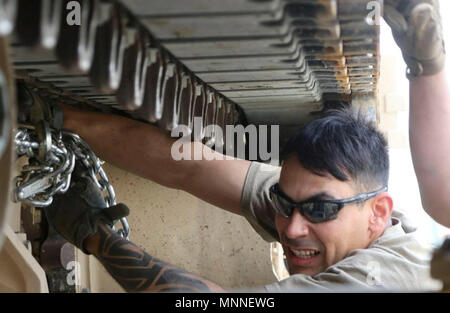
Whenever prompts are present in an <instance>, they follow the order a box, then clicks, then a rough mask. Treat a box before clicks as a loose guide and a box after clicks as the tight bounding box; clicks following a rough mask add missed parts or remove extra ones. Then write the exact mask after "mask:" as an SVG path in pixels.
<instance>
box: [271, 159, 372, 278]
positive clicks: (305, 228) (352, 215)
mask: <svg viewBox="0 0 450 313" xmlns="http://www.w3.org/2000/svg"><path fill="white" fill-rule="evenodd" d="M280 187H281V189H282V190H283V191H284V193H286V195H288V196H289V197H290V198H291V199H292V200H294V201H296V202H299V201H304V200H307V199H311V198H314V199H318V200H332V199H344V198H349V197H353V196H355V195H357V194H359V192H358V191H356V190H355V188H354V186H353V185H352V184H351V183H350V182H342V181H339V180H337V179H336V178H334V177H333V176H331V175H327V176H324V177H322V176H318V175H316V174H313V173H312V172H310V171H308V170H306V169H305V168H303V167H302V166H301V164H300V162H299V161H298V160H297V158H296V157H291V158H289V159H288V160H287V161H286V162H285V163H284V164H283V168H282V171H281V176H280ZM370 206H371V201H370V199H369V200H368V201H366V202H365V203H364V204H348V205H346V206H344V207H343V208H342V209H341V210H340V211H339V214H338V218H337V219H335V220H331V221H328V222H323V223H317V224H314V223H311V222H309V221H308V220H307V219H306V218H304V217H303V216H302V215H301V214H300V213H299V212H298V210H294V213H293V214H292V216H290V217H289V218H285V217H283V216H281V215H280V214H277V215H276V218H275V224H276V228H277V231H278V234H279V236H280V241H281V244H282V245H283V249H284V253H285V255H286V257H287V261H288V265H289V272H290V273H291V274H306V275H311V276H312V275H315V274H318V273H320V272H322V271H324V270H325V269H326V268H328V267H329V266H331V265H333V264H335V263H337V262H338V261H340V260H342V259H343V258H345V257H346V255H347V254H348V253H350V252H351V251H353V250H355V249H363V248H367V246H368V245H369V243H370V232H369V219H370V212H371V210H370Z"/></svg>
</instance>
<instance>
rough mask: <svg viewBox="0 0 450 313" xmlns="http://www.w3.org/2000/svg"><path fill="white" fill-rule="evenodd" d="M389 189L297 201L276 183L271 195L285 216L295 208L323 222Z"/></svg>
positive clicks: (308, 218) (277, 209) (306, 216)
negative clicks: (353, 204)
mask: <svg viewBox="0 0 450 313" xmlns="http://www.w3.org/2000/svg"><path fill="white" fill-rule="evenodd" d="M384 191H387V187H383V188H381V189H379V190H376V191H373V192H369V193H363V194H360V195H357V196H355V197H352V198H347V199H339V200H308V201H301V202H295V201H293V200H292V199H291V198H289V197H288V196H287V195H286V194H285V193H284V192H283V191H282V190H281V188H280V184H279V183H276V184H275V185H273V186H272V187H270V195H271V198H272V201H273V203H274V205H275V209H276V211H277V212H278V213H279V214H281V215H282V216H283V217H286V218H288V217H290V216H291V215H292V213H293V212H294V209H295V208H297V210H298V211H299V212H300V214H301V215H302V216H304V217H305V218H306V219H307V220H309V221H310V222H311V223H323V222H327V221H331V220H334V219H336V218H337V215H338V213H339V211H340V210H341V209H342V208H343V207H344V206H345V205H346V204H349V203H362V202H364V201H366V200H367V199H370V198H373V197H375V196H376V195H377V194H379V193H381V192H384Z"/></svg>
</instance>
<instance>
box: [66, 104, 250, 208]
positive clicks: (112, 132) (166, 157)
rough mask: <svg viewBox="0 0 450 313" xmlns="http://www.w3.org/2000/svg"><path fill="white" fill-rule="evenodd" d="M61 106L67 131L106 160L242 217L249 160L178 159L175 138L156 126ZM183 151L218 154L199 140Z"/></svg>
mask: <svg viewBox="0 0 450 313" xmlns="http://www.w3.org/2000/svg"><path fill="white" fill-rule="evenodd" d="M61 106H62V108H63V110H64V128H65V129H68V130H70V131H72V132H75V133H77V134H79V135H80V136H81V137H82V138H83V139H84V140H86V142H87V143H88V144H89V146H90V147H91V148H92V149H93V150H94V151H95V152H96V153H97V154H98V155H99V156H100V157H101V158H102V159H103V160H105V161H107V162H110V163H111V164H114V165H116V166H118V167H120V168H122V169H125V170H127V171H129V172H132V173H134V174H136V175H139V176H141V177H144V178H147V179H150V180H152V181H154V182H156V183H158V184H161V185H163V186H166V187H169V188H175V189H181V190H184V191H186V192H189V193H191V194H193V195H194V196H196V197H198V198H200V199H202V200H204V201H206V202H209V203H211V204H213V205H215V206H218V207H220V208H222V209H225V210H227V211H230V212H232V213H236V214H240V213H241V209H240V201H241V194H242V188H243V186H244V182H245V177H246V175H247V170H248V168H249V166H250V162H249V161H246V160H240V159H233V160H226V161H222V160H217V159H216V160H210V161H209V160H207V159H206V158H203V159H202V160H181V161H176V160H174V159H173V158H172V155H171V148H172V144H173V143H174V142H175V139H174V138H171V137H170V136H169V135H168V134H167V133H165V132H164V131H162V130H161V129H159V128H157V127H155V126H152V125H149V124H145V123H141V122H138V121H136V120H132V119H129V118H125V117H122V116H119V115H112V114H105V113H99V112H90V111H81V110H78V109H74V108H72V107H70V106H68V105H64V104H61ZM182 148H183V149H185V148H189V149H191V151H194V149H201V151H203V152H204V153H206V152H209V155H211V154H213V155H218V153H217V152H214V151H213V150H211V149H210V148H208V147H207V146H204V145H203V144H202V143H200V142H189V143H185V144H183V147H182Z"/></svg>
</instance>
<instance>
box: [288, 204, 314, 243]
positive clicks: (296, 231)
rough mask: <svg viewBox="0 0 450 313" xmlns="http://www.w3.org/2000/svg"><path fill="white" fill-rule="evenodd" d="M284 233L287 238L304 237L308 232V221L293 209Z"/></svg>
mask: <svg viewBox="0 0 450 313" xmlns="http://www.w3.org/2000/svg"><path fill="white" fill-rule="evenodd" d="M284 233H285V235H286V236H287V237H288V238H298V237H305V236H307V235H308V234H309V222H308V220H306V219H305V218H304V217H303V216H302V215H301V214H300V212H299V211H297V210H294V212H293V213H292V215H291V217H290V218H289V224H288V226H287V228H286V229H285V231H284Z"/></svg>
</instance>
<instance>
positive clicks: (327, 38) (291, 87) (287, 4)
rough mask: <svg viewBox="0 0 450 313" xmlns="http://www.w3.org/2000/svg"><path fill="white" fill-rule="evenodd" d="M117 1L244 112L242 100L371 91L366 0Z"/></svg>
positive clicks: (373, 32) (374, 35)
mask: <svg viewBox="0 0 450 313" xmlns="http://www.w3.org/2000/svg"><path fill="white" fill-rule="evenodd" d="M237 2H239V6H237ZM123 3H124V5H125V6H127V7H128V8H129V9H130V10H131V11H132V12H133V13H134V14H136V16H137V17H138V18H139V20H140V21H141V22H142V24H143V25H145V26H147V27H148V29H149V30H150V32H151V33H152V34H154V36H155V37H156V38H158V39H159V40H160V41H161V43H162V45H163V46H164V47H165V48H167V49H168V50H169V51H170V52H171V53H172V54H173V55H174V56H175V57H176V58H178V59H179V60H180V61H181V62H183V63H184V64H185V65H186V66H187V67H188V68H189V69H190V70H192V71H193V72H194V73H195V74H196V75H198V77H199V78H201V79H202V80H203V81H204V82H206V83H207V84H208V85H210V86H211V87H213V88H215V89H216V90H217V91H219V92H220V93H221V94H222V95H224V96H225V97H226V98H228V99H231V100H232V101H233V102H235V103H237V104H239V105H240V106H241V107H243V108H244V110H245V112H246V113H247V112H248V110H246V108H248V105H249V104H251V106H252V110H257V109H258V105H257V103H260V108H267V104H270V105H271V106H272V107H276V103H277V102H279V103H283V105H284V106H286V105H287V103H289V102H291V103H292V107H295V106H299V105H301V103H305V102H306V103H307V102H309V103H311V105H312V106H313V105H315V104H320V103H321V102H323V99H325V96H326V95H327V94H334V95H342V96H345V95H350V96H351V95H359V94H372V95H373V94H376V92H377V88H378V87H377V86H378V63H379V61H378V50H379V48H378V45H379V26H377V25H371V24H372V23H370V22H369V21H368V17H369V14H370V12H371V11H370V6H368V3H369V1H367V0H340V1H335V0H322V1H315V0H303V1H302V0H297V1H295V0H293V1H285V0H279V1H275V0H274V1H246V0H242V1H219V0H214V1H201V0H198V1H197V0H196V1H193V2H192V3H191V2H190V1H189V2H184V1H176V0H172V1H152V4H153V7H151V5H150V4H148V5H143V2H142V1H139V0H130V1H123ZM151 8H153V10H152V9H151ZM274 102H275V103H274ZM279 113H280V112H277V114H279ZM251 120H252V121H255V122H259V121H258V120H253V119H251Z"/></svg>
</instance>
